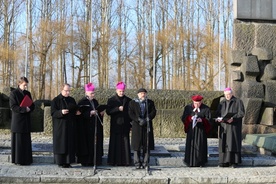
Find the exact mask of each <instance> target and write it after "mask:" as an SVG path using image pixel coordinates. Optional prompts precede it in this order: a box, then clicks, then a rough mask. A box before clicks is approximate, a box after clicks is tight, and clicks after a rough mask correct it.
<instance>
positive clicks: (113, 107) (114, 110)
mask: <svg viewBox="0 0 276 184" xmlns="http://www.w3.org/2000/svg"><path fill="white" fill-rule="evenodd" d="M129 101H131V98H129V97H127V96H124V97H123V98H122V101H121V100H120V98H119V96H118V95H114V96H113V97H111V98H109V99H108V101H107V109H106V113H107V114H108V115H110V134H113V133H114V134H127V135H129V131H130V128H131V125H130V121H131V120H130V118H129V115H128V103H129ZM119 106H124V110H123V111H119Z"/></svg>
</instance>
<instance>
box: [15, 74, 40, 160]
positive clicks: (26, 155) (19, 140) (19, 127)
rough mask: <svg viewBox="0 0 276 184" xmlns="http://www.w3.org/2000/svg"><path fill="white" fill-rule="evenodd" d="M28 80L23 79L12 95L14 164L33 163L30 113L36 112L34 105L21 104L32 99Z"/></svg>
mask: <svg viewBox="0 0 276 184" xmlns="http://www.w3.org/2000/svg"><path fill="white" fill-rule="evenodd" d="M27 84H28V79H27V78H26V77H21V78H20V80H19V83H18V88H17V89H15V90H13V91H11V93H10V108H11V110H12V119H11V152H12V153H11V156H12V163H14V164H19V165H30V164H31V163H32V162H33V157H32V144H31V120H30V113H31V112H32V111H33V110H34V108H35V105H34V103H31V105H30V104H28V105H29V106H26V105H23V104H21V102H22V101H23V99H24V97H25V96H26V95H27V96H28V97H30V99H32V96H31V93H30V92H29V91H27V90H26V87H27Z"/></svg>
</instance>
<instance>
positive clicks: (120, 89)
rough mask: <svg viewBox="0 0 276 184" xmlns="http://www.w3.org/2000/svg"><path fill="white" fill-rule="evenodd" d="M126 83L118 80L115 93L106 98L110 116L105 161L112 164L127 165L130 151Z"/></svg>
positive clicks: (107, 111) (129, 160)
mask: <svg viewBox="0 0 276 184" xmlns="http://www.w3.org/2000/svg"><path fill="white" fill-rule="evenodd" d="M125 88H126V85H125V83H123V82H118V83H117V85H116V94H115V95H114V96H112V97H111V98H109V99H108V101H107V109H106V113H107V114H108V115H109V116H110V138H109V148H108V159H107V163H108V164H109V165H113V166H129V165H131V164H132V162H131V153H130V141H129V133H130V128H131V124H130V121H131V120H130V118H129V115H128V104H129V102H130V101H131V98H129V97H127V96H126V95H125Z"/></svg>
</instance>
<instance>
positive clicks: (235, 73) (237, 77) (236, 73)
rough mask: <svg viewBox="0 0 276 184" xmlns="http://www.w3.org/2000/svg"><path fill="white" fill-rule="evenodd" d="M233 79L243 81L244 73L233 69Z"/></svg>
mask: <svg viewBox="0 0 276 184" xmlns="http://www.w3.org/2000/svg"><path fill="white" fill-rule="evenodd" d="M231 79H232V80H233V81H243V75H242V73H241V71H232V72H231Z"/></svg>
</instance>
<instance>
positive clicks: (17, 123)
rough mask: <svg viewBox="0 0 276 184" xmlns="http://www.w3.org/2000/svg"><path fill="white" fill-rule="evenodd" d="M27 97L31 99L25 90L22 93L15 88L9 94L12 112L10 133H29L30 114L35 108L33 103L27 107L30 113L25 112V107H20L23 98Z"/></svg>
mask: <svg viewBox="0 0 276 184" xmlns="http://www.w3.org/2000/svg"><path fill="white" fill-rule="evenodd" d="M25 95H28V96H29V97H30V98H31V99H32V96H31V93H30V92H29V91H27V90H24V91H22V90H21V89H20V88H17V89H15V90H13V91H11V93H10V108H11V110H12V118H11V132H15V133H30V132H31V118H30V112H32V111H33V110H34V108H35V105H34V103H33V104H32V105H31V106H30V107H29V108H30V109H31V111H30V112H27V108H26V107H20V103H21V101H22V100H23V98H24V96H25Z"/></svg>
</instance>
